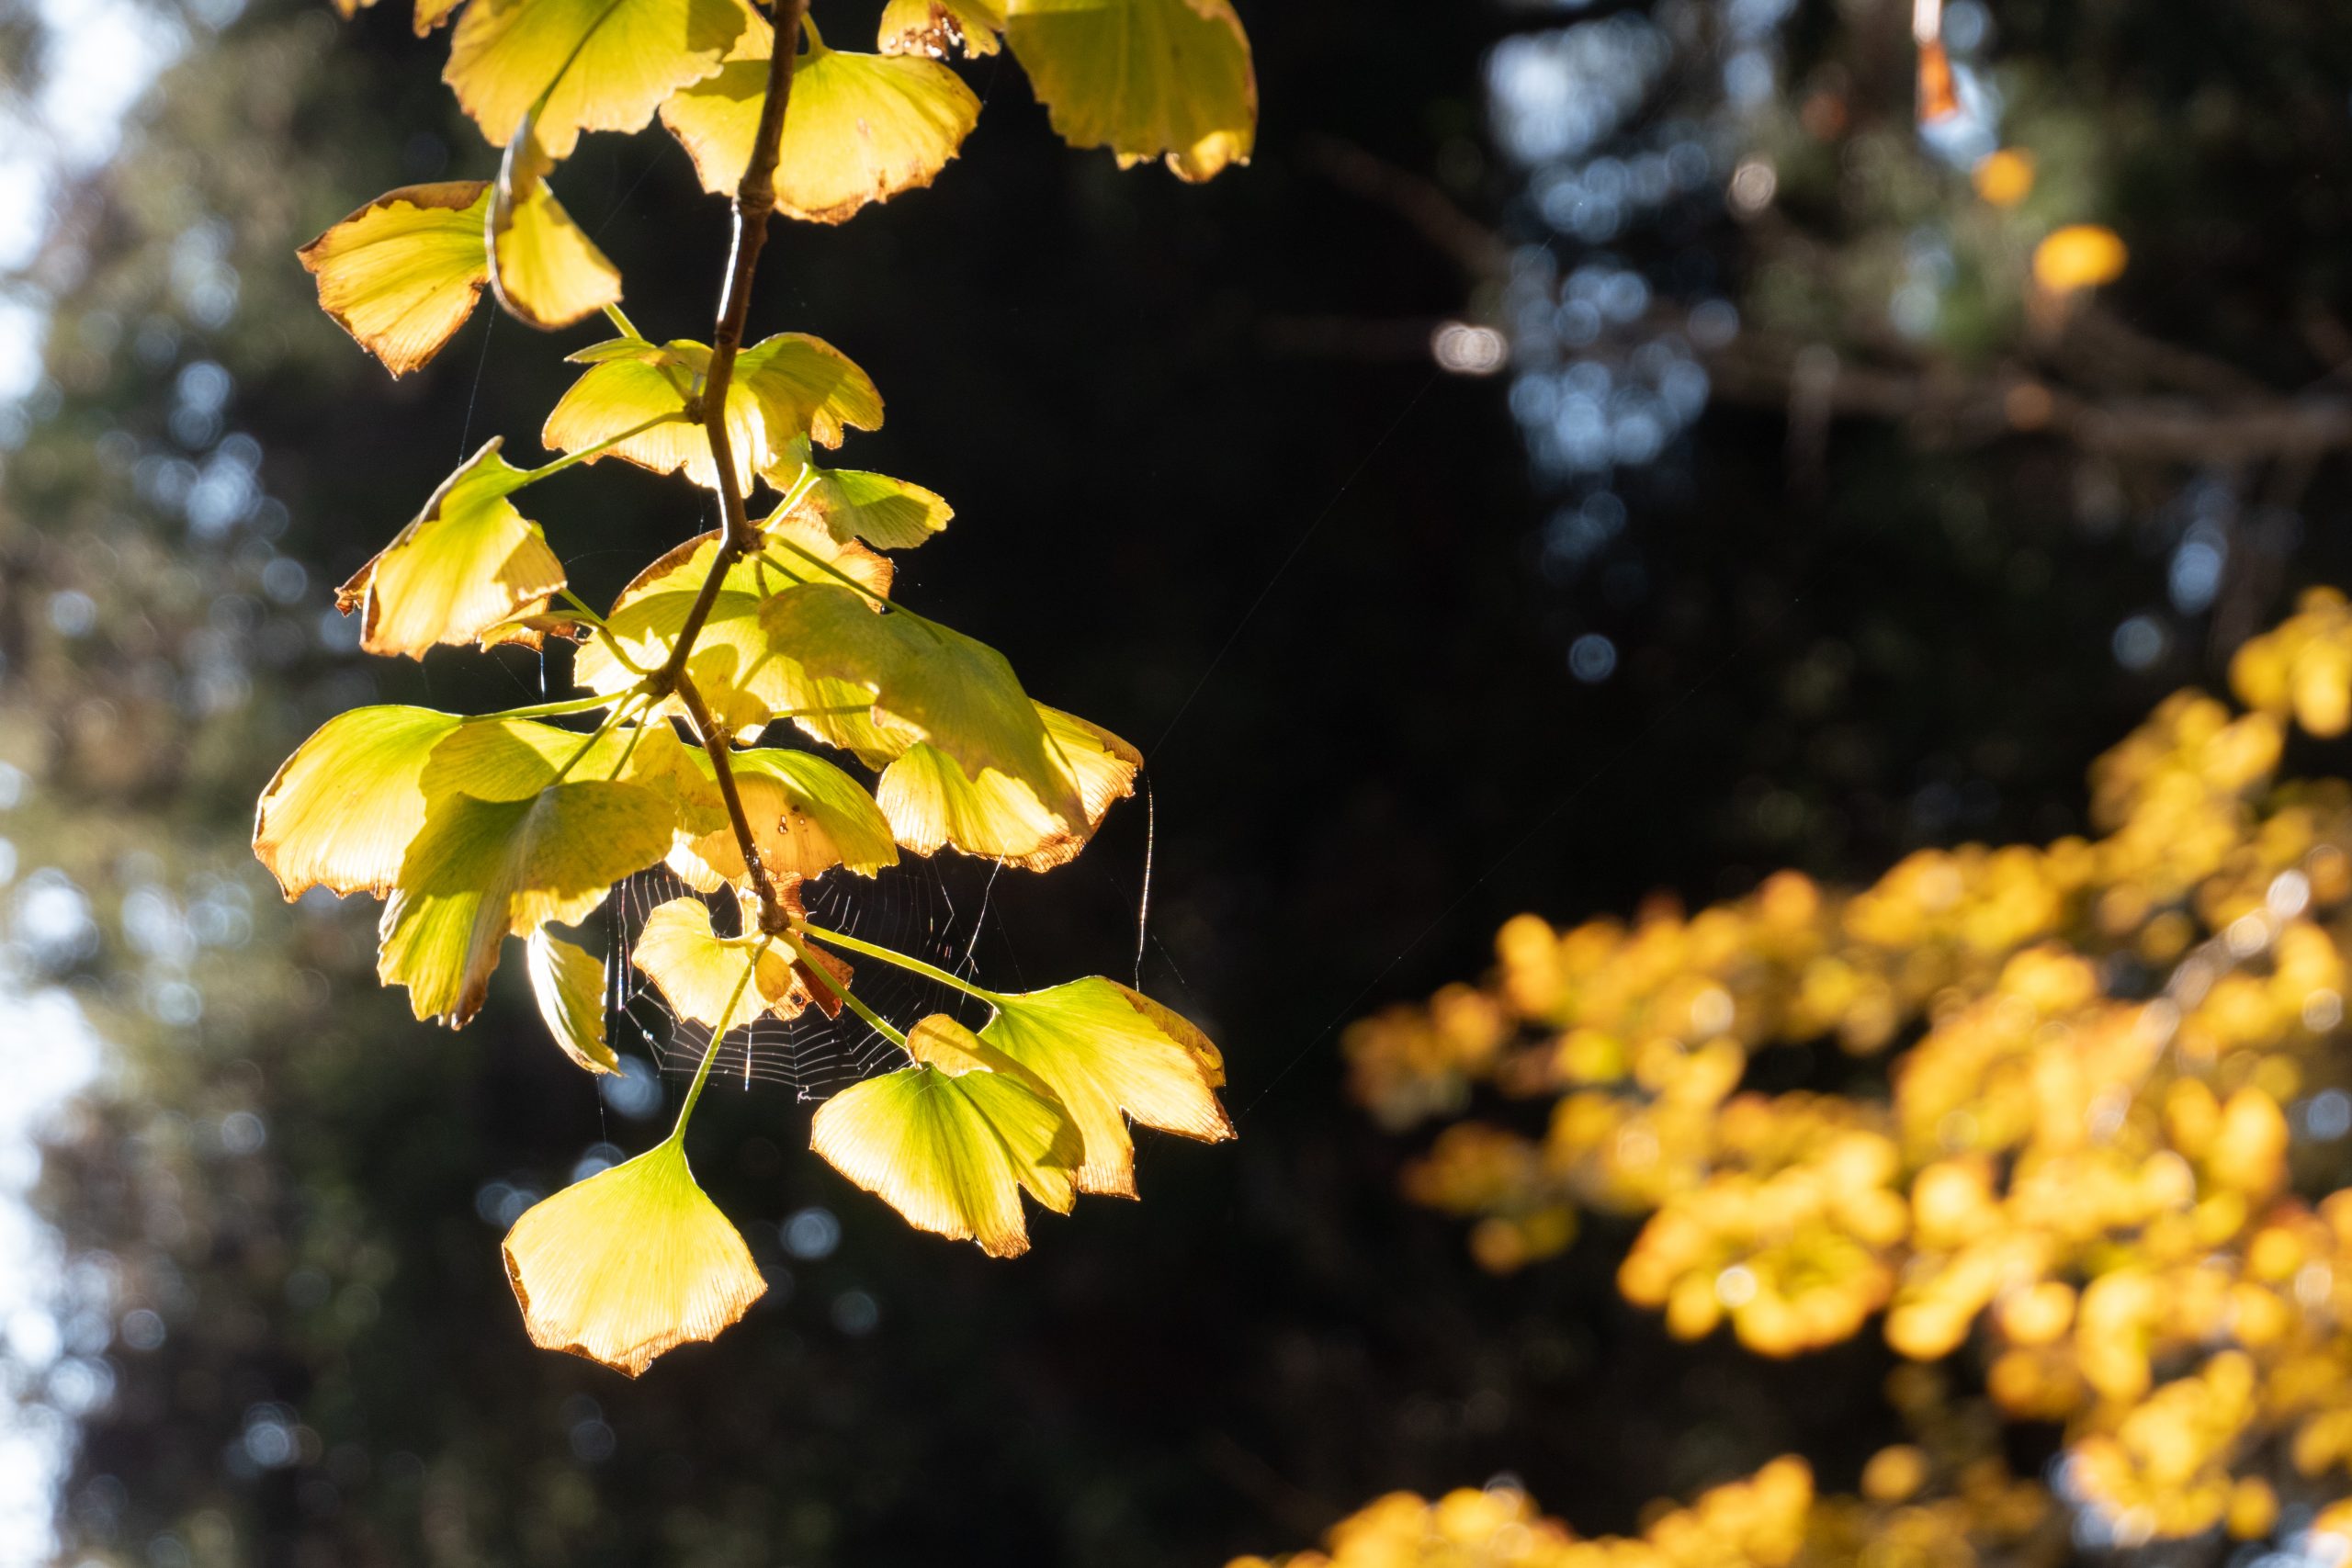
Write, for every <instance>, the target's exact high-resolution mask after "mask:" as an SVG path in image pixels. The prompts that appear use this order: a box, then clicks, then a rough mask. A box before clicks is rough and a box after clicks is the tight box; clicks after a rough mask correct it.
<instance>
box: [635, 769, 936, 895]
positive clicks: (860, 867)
mask: <svg viewBox="0 0 2352 1568" xmlns="http://www.w3.org/2000/svg"><path fill="white" fill-rule="evenodd" d="M687 755H688V756H689V757H690V758H692V759H693V760H694V761H695V762H696V763H697V764H698V765H699V767H700V768H701V769H702V771H703V773H705V775H706V776H707V777H711V778H712V782H713V788H714V790H715V789H716V777H715V775H713V774H712V773H711V769H710V760H709V758H708V756H707V754H705V753H704V752H702V751H699V750H695V751H689V752H688V753H687ZM728 761H729V767H730V769H731V770H732V772H733V773H734V775H735V788H736V791H737V793H738V794H739V795H741V799H742V802H743V814H744V816H745V817H746V818H749V819H750V821H751V824H752V841H753V842H754V843H755V844H756V845H757V846H758V847H759V852H760V862H761V863H762V864H763V865H765V866H766V867H767V869H768V872H769V874H772V875H775V876H791V877H799V878H802V879H804V880H805V879H807V878H809V877H813V876H820V875H822V874H824V873H825V872H827V871H829V870H831V868H832V867H834V866H837V865H846V866H847V867H848V868H849V869H850V870H852V871H854V872H856V873H857V874H860V875H861V876H871V875H873V874H875V873H876V871H878V870H880V869H881V868H882V867H884V866H886V865H895V864H897V863H898V860H899V849H898V846H897V844H895V843H893V842H892V841H891V838H890V824H889V821H888V819H887V818H885V817H884V816H883V815H882V809H881V807H878V806H876V805H875V804H874V797H873V796H872V795H868V794H866V793H865V789H864V788H862V787H861V786H860V785H859V784H858V782H857V781H856V780H855V779H854V778H851V777H850V776H849V775H848V774H847V773H842V771H841V770H840V769H839V768H836V767H834V766H833V765H832V764H831V762H828V761H825V760H824V759H823V758H822V757H819V756H814V755H812V754H811V753H809V752H807V751H792V750H784V749H782V748H779V747H773V746H770V747H763V748H761V749H759V750H752V751H736V752H732V753H730V754H729V758H728ZM670 869H671V870H672V871H673V872H675V873H677V874H678V875H679V876H681V877H683V878H684V880H685V881H686V882H687V883H688V884H689V885H690V886H694V887H696V888H699V889H700V890H701V891H703V892H705V893H714V892H717V891H718V888H719V887H721V886H724V885H726V884H728V883H741V882H742V881H743V880H744V879H745V878H746V877H748V876H749V875H750V874H751V873H750V869H749V868H748V867H747V866H745V865H744V863H743V852H742V847H741V845H740V844H738V843H737V842H736V841H735V833H734V830H733V827H732V825H731V824H730V823H729V822H728V821H727V820H726V819H725V818H723V817H722V818H721V819H720V821H719V823H718V826H717V827H715V828H714V829H712V830H711V831H709V832H707V833H703V834H700V835H697V836H695V837H691V838H690V837H686V836H684V835H681V838H680V840H679V842H678V843H677V844H676V845H675V846H673V848H672V850H671V852H670Z"/></svg>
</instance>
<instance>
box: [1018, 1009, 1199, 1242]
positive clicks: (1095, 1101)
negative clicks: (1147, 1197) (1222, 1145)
mask: <svg viewBox="0 0 2352 1568" xmlns="http://www.w3.org/2000/svg"><path fill="white" fill-rule="evenodd" d="M979 1037H980V1039H981V1040H983V1041H985V1042H987V1043H989V1044H991V1045H993V1046H995V1047H996V1048H997V1049H998V1050H1000V1051H1001V1052H1003V1053H1004V1055H1007V1056H1009V1057H1011V1058H1012V1060H1013V1061H1016V1062H1019V1063H1020V1064H1021V1065H1022V1066H1025V1067H1027V1068H1029V1069H1030V1070H1031V1071H1032V1072H1034V1073H1035V1074H1036V1075H1037V1076H1038V1077H1040V1078H1042V1079H1044V1080H1045V1082H1046V1086H1047V1087H1048V1088H1050V1089H1052V1090H1053V1092H1054V1095H1055V1097H1056V1098H1057V1099H1058V1100H1060V1101H1061V1102H1062V1105H1063V1106H1064V1108H1066V1109H1067V1110H1068V1111H1069V1115H1070V1119H1071V1120H1072V1121H1073V1122H1076V1123H1077V1125H1078V1129H1079V1134H1080V1137H1081V1138H1082V1139H1083V1140H1084V1143H1085V1149H1086V1154H1085V1159H1084V1161H1083V1162H1082V1163H1081V1164H1080V1166H1079V1168H1078V1185H1079V1190H1080V1191H1082V1192H1108V1193H1113V1194H1115V1195H1117V1196H1120V1197H1125V1198H1132V1197H1134V1196H1136V1179H1135V1142H1134V1139H1133V1138H1132V1137H1130V1136H1129V1134H1128V1133H1127V1126H1126V1120H1125V1118H1126V1117H1133V1118H1134V1119H1135V1120H1136V1122H1139V1123H1140V1124H1142V1125H1144V1126H1147V1127H1157V1128H1159V1129H1160V1130H1161V1131H1163V1132H1170V1133H1175V1134H1181V1135H1182V1136H1183V1137H1187V1138H1195V1139H1198V1140H1200V1141H1201V1142H1204V1143H1217V1142H1221V1141H1222V1140H1224V1139H1227V1138H1230V1137H1232V1136H1233V1122H1232V1120H1231V1118H1229V1117H1227V1115H1226V1113H1225V1108H1224V1107H1223V1106H1222V1105H1219V1104H1218V1103H1217V1098H1216V1093H1215V1092H1214V1091H1215V1089H1216V1086H1217V1085H1218V1084H1221V1083H1223V1082H1224V1081H1225V1073H1224V1061H1223V1058H1222V1057H1221V1056H1219V1055H1218V1054H1217V1050H1216V1046H1215V1045H1212V1044H1210V1043H1209V1042H1208V1037H1207V1036H1206V1035H1204V1034H1203V1033H1202V1032H1200V1031H1199V1030H1198V1029H1196V1028H1194V1027H1193V1025H1192V1024H1191V1023H1190V1022H1188V1021H1185V1020H1183V1019H1182V1018H1180V1017H1178V1016H1177V1015H1176V1014H1174V1013H1173V1012H1170V1010H1168V1009H1166V1008H1163V1007H1160V1006H1159V1004H1158V1003H1156V1002H1151V1001H1150V1000H1149V999H1148V998H1145V997H1143V996H1140V995H1138V994H1137V993H1136V992H1134V991H1131V990H1129V989H1127V987H1125V986H1122V985H1119V984H1118V983H1117V982H1115V981H1112V980H1105V979H1102V978H1099V977H1097V978H1092V979H1086V980H1073V981H1071V982H1070V983H1069V984H1068V985H1064V986H1055V987H1049V988H1048V989H1046V990H1042V991H1031V992H1028V993H1026V994H1024V995H1021V996H1012V997H1001V998H998V1000H997V1012H996V1016H995V1017H994V1018H991V1019H990V1020H989V1021H988V1024H987V1026H986V1027H984V1028H983V1029H982V1030H981V1031H980V1033H979ZM1123 1113H1124V1114H1123Z"/></svg>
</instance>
